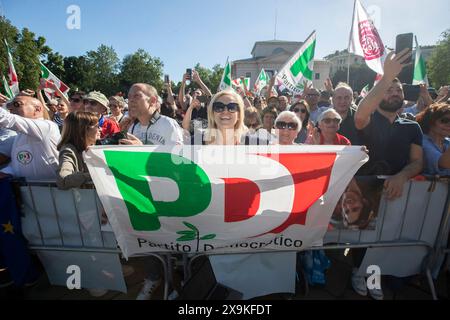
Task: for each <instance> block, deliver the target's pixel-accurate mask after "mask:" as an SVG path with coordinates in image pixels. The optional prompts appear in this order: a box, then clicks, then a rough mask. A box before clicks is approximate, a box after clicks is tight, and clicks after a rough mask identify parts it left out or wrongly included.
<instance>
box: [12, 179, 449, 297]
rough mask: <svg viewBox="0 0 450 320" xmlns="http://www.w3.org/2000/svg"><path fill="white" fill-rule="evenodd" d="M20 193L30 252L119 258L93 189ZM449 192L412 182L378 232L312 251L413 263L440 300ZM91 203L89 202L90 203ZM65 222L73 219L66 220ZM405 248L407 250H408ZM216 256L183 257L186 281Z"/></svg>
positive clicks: (338, 236)
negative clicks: (65, 211) (353, 252)
mask: <svg viewBox="0 0 450 320" xmlns="http://www.w3.org/2000/svg"><path fill="white" fill-rule="evenodd" d="M20 188H21V196H22V203H23V204H24V205H25V207H24V208H23V210H22V211H23V212H24V213H25V216H26V217H27V218H28V221H27V222H26V223H25V224H24V225H23V232H24V235H25V237H26V238H27V239H28V241H29V242H30V248H31V249H32V250H50V251H73V252H105V253H117V254H119V253H120V250H119V249H118V247H117V243H116V241H115V237H114V234H113V233H112V230H111V231H109V232H104V231H102V226H101V222H100V217H101V214H100V212H101V211H100V210H101V206H100V201H99V200H98V197H97V194H96V192H95V189H93V188H92V189H71V190H67V191H62V190H58V189H57V188H56V187H55V183H54V182H52V181H28V182H26V183H22V184H21V185H20ZM449 190H450V184H449V180H436V179H432V180H427V181H410V182H409V183H408V184H407V185H406V186H405V188H404V195H403V197H402V198H400V199H397V200H395V201H387V200H386V199H385V198H384V197H382V199H381V202H380V207H379V210H378V218H377V223H376V227H375V230H360V231H355V230H341V229H339V230H333V231H328V232H327V233H326V234H325V236H324V242H323V245H321V246H315V247H312V248H308V250H338V249H341V250H342V249H348V248H367V249H368V250H367V252H366V257H365V260H364V261H363V264H362V265H361V268H364V267H365V266H366V265H370V264H377V265H380V264H381V266H380V267H381V270H383V272H382V273H383V274H389V273H390V272H391V271H390V269H392V268H393V266H392V265H389V261H391V262H392V261H394V260H395V259H392V256H393V255H394V256H396V257H397V259H406V260H403V261H409V262H408V267H409V269H408V270H406V273H410V274H408V275H411V274H417V273H423V274H425V276H426V278H427V281H428V285H429V287H430V291H431V294H432V296H433V299H437V295H436V290H435V287H434V281H433V275H432V274H435V275H436V274H437V272H439V268H440V266H441V265H442V262H443V260H444V258H445V255H446V254H447V253H448V248H447V239H448V234H449V227H450V221H449V220H450V219H449V216H450V208H449V203H450V192H449ZM37 194H39V197H38V198H37V197H36V195H37ZM43 195H45V196H43ZM89 197H90V201H86V199H88V198H89ZM80 199H84V200H83V201H80ZM444 200H445V201H444ZM61 202H62V203H65V204H69V203H72V204H73V205H68V206H67V207H72V208H73V211H74V212H73V214H71V215H65V217H64V218H63V217H62V215H61V212H60V207H61ZM67 216H70V217H71V218H70V219H67ZM31 217H33V219H34V220H35V226H34V227H30V223H31V222H30V221H31V220H30V219H32V218H31ZM68 224H70V225H71V228H69V227H68ZM86 224H89V225H90V228H89V229H90V230H89V233H86V232H85V229H86V228H85V227H84V226H85V225H86ZM74 226H75V227H74ZM36 229H37V230H38V233H37V234H36V232H35V231H36ZM406 248H408V250H405V249H406ZM371 250H374V251H373V252H372V251H371ZM283 251H284V250H283ZM288 251H289V250H286V252H288ZM257 252H258V253H261V252H274V251H273V250H258V251H257ZM242 253H251V252H249V251H243V252H242ZM215 254H223V253H207V254H205V253H202V254H196V255H192V256H189V257H187V256H186V255H184V256H183V262H184V270H185V280H187V278H189V275H190V274H191V267H192V263H193V261H194V260H195V259H197V258H199V257H201V256H205V255H215ZM405 254H406V255H405ZM149 255H152V256H155V257H157V258H158V259H159V260H160V261H161V263H162V266H163V269H164V279H165V287H164V298H166V299H167V297H168V290H169V286H171V284H172V261H171V259H170V254H168V253H149ZM366 260H367V261H366ZM386 261H387V262H386ZM383 264H384V265H383ZM394 269H395V266H394ZM416 271H418V272H417V273H416ZM394 275H395V274H394ZM400 276H401V275H400ZM403 276H407V275H403Z"/></svg>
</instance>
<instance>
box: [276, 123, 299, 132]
mask: <svg viewBox="0 0 450 320" xmlns="http://www.w3.org/2000/svg"><path fill="white" fill-rule="evenodd" d="M297 127H298V124H297V123H296V122H284V121H278V122H277V123H275V128H277V129H288V130H297Z"/></svg>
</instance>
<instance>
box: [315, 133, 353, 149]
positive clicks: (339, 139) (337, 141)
mask: <svg viewBox="0 0 450 320" xmlns="http://www.w3.org/2000/svg"><path fill="white" fill-rule="evenodd" d="M323 142H324V138H323V135H322V134H320V144H322V145H323ZM333 145H339V146H351V145H352V144H351V142H350V140H348V139H347V138H346V137H344V136H342V135H340V134H339V133H336V137H335V138H334V141H333Z"/></svg>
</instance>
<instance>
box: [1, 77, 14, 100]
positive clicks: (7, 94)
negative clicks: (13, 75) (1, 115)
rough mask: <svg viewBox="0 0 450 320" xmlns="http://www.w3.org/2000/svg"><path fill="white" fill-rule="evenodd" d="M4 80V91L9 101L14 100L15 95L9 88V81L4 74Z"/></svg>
mask: <svg viewBox="0 0 450 320" xmlns="http://www.w3.org/2000/svg"><path fill="white" fill-rule="evenodd" d="M2 80H3V89H4V91H5V95H6V97H8V99H9V100H11V99H12V98H14V94H13V93H12V91H11V88H10V87H9V84H8V81H7V80H6V78H5V76H4V75H3V74H2Z"/></svg>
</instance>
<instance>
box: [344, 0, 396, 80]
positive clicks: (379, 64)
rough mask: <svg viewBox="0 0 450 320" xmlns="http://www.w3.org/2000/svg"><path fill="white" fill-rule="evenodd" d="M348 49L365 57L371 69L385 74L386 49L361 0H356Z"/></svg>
mask: <svg viewBox="0 0 450 320" xmlns="http://www.w3.org/2000/svg"><path fill="white" fill-rule="evenodd" d="M348 50H349V52H350V53H354V54H356V55H358V56H362V57H364V60H365V61H366V64H367V66H368V67H369V68H370V69H372V70H373V71H375V72H376V73H378V74H381V75H382V74H383V64H384V59H385V57H386V54H387V53H386V49H385V48H384V45H383V41H382V40H381V38H380V35H379V34H378V31H377V29H376V28H375V26H374V24H373V21H372V20H370V19H369V16H368V15H367V12H366V10H365V9H364V7H363V6H362V5H361V3H360V2H359V0H355V8H354V11H353V25H352V30H351V32H350V42H349V48H348Z"/></svg>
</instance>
